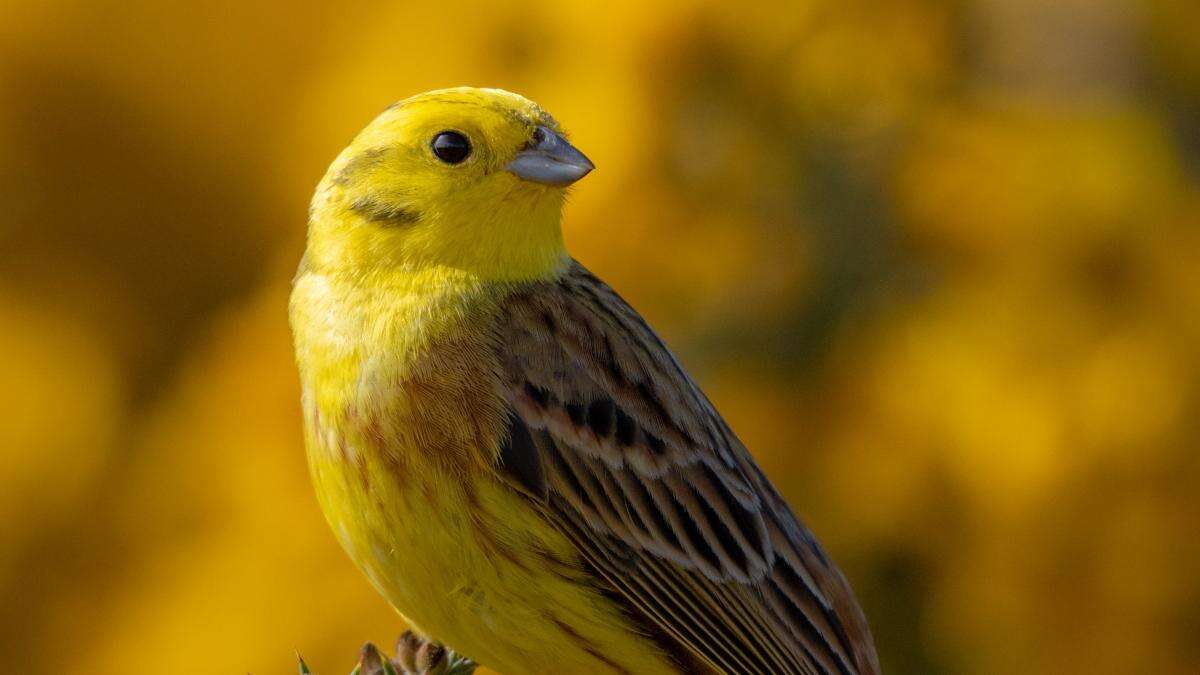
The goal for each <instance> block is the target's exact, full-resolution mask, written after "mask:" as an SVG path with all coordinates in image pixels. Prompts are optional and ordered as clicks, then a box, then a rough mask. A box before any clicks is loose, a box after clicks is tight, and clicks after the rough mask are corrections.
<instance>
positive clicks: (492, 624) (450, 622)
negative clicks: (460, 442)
mask: <svg viewBox="0 0 1200 675" xmlns="http://www.w3.org/2000/svg"><path fill="white" fill-rule="evenodd" d="M315 431H317V432H319V431H320V430H315ZM309 439H310V446H309V462H310V467H311V470H312V476H313V482H314V484H315V487H316V491H317V494H318V497H319V500H320V502H321V506H322V509H323V510H324V512H325V516H326V518H327V519H328V521H329V524H330V526H331V527H332V528H333V530H334V532H335V533H336V535H337V538H338V539H339V541H340V542H341V544H342V546H343V547H344V548H345V549H346V551H347V552H348V553H349V555H350V557H351V558H352V559H353V560H354V562H355V563H356V564H358V566H359V567H360V568H362V570H363V571H364V572H365V573H366V575H367V576H368V577H369V578H370V580H371V582H372V584H374V586H375V587H376V588H377V589H378V590H379V592H380V593H381V594H382V595H383V596H384V597H385V598H387V600H388V601H389V602H390V603H391V604H392V605H393V606H394V607H395V608H396V609H397V610H398V611H399V612H400V613H401V614H402V615H403V616H404V617H405V619H406V620H407V621H409V622H410V623H411V624H412V625H413V626H414V627H415V628H416V629H417V630H418V631H420V632H422V633H424V634H426V635H430V636H432V637H434V638H436V639H438V640H441V641H443V642H444V643H446V644H447V645H449V646H450V647H452V648H454V649H455V650H457V651H459V652H460V653H463V654H465V655H467V656H470V657H472V658H474V659H476V660H478V661H479V662H481V663H484V664H486V665H488V666H490V667H492V668H494V669H496V670H499V671H501V672H503V673H506V674H508V675H517V674H518V673H541V672H558V673H576V672H578V673H605V672H617V673H620V672H638V673H672V672H675V671H674V670H672V669H670V668H668V667H667V666H666V664H665V663H663V662H662V661H660V660H659V659H658V657H657V656H656V655H655V654H654V651H655V650H654V649H653V648H652V647H648V646H647V645H646V644H642V643H641V640H640V639H639V638H637V637H635V636H634V635H632V634H631V633H630V632H629V631H628V628H627V627H626V626H625V625H624V622H623V620H622V617H621V616H620V614H619V612H618V611H617V610H616V609H615V608H613V607H610V606H608V604H607V602H606V601H605V600H604V599H603V598H602V597H601V596H600V595H599V593H598V592H597V591H596V590H595V589H594V588H593V587H592V586H591V585H589V583H588V579H587V577H586V575H585V574H584V573H583V572H582V571H581V570H580V567H579V565H580V563H579V561H578V559H577V557H576V556H577V553H576V551H575V549H574V548H573V546H571V545H570V543H569V542H568V541H567V540H566V539H565V538H563V537H562V536H561V535H560V534H559V533H558V532H557V531H555V530H554V529H552V528H551V527H549V525H548V524H546V523H545V521H543V520H542V519H541V517H540V516H539V515H538V514H537V513H536V512H535V511H534V509H533V508H532V507H531V506H530V505H529V504H528V503H527V502H526V501H525V500H524V499H522V498H521V497H520V496H519V495H517V494H516V493H515V492H512V491H511V490H510V489H509V488H507V487H505V486H503V485H501V484H499V483H497V482H495V481H494V480H493V479H491V478H490V477H487V476H476V477H474V478H471V477H465V476H463V475H453V476H452V475H443V474H442V471H443V469H441V468H439V467H438V466H437V465H436V463H432V462H431V463H429V464H422V463H421V462H420V461H416V460H411V459H410V460H409V461H406V462H404V463H402V464H397V463H396V462H394V461H389V460H386V459H384V458H385V457H388V456H390V455H389V454H388V453H384V452H383V449H382V448H373V447H370V446H369V445H362V444H360V445H358V446H354V447H353V448H352V449H351V446H350V445H348V444H347V443H345V442H343V441H341V440H339V439H336V438H334V437H333V436H332V435H331V434H328V433H310V435H309ZM343 446H345V447H343ZM389 450H394V449H391V448H389ZM412 450H414V452H413V453H411V455H410V456H411V457H419V456H420V455H421V453H420V451H421V450H428V449H427V448H426V449H420V448H413V449H412Z"/></svg>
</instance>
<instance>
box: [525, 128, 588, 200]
mask: <svg viewBox="0 0 1200 675" xmlns="http://www.w3.org/2000/svg"><path fill="white" fill-rule="evenodd" d="M504 168H505V170H507V171H508V172H510V173H512V174H513V175H515V176H517V177H518V178H523V179H525V180H527V181H532V182H534V183H541V184H543V185H555V186H557V187H565V186H567V185H570V184H571V183H574V182H575V181H577V180H579V179H580V178H583V177H584V176H586V175H587V174H588V172H589V171H591V170H592V169H594V168H596V165H595V164H592V160H590V159H588V158H587V157H585V156H584V154H583V153H582V152H580V151H578V150H576V149H575V146H573V145H571V144H570V143H568V142H567V139H565V138H563V137H562V136H560V135H558V134H556V133H554V132H553V131H551V130H549V129H547V128H546V127H538V128H537V129H536V130H534V132H533V139H532V140H530V142H529V146H528V147H526V148H525V149H524V150H522V151H521V152H518V153H517V156H516V157H514V158H513V161H511V162H509V163H508V166H506V167H504Z"/></svg>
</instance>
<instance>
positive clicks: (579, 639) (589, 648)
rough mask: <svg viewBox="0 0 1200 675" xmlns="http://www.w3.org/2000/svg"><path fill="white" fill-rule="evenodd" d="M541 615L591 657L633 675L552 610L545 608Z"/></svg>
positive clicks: (619, 671)
mask: <svg viewBox="0 0 1200 675" xmlns="http://www.w3.org/2000/svg"><path fill="white" fill-rule="evenodd" d="M542 615H543V616H545V617H546V618H547V619H548V620H549V621H550V622H551V623H553V624H554V625H555V626H557V627H558V629H559V630H560V631H562V632H563V634H564V635H566V636H567V637H568V638H570V639H571V640H572V641H573V642H574V643H575V644H576V645H577V646H578V647H579V648H580V649H582V650H583V651H585V652H587V653H588V654H589V655H591V656H592V658H594V659H596V660H597V661H599V662H601V663H603V664H604V665H606V666H608V667H609V668H611V669H612V670H613V671H614V672H617V673H621V675H633V672H632V671H630V670H629V669H628V668H626V667H624V666H622V665H621V664H619V663H617V662H616V661H613V660H612V659H610V658H608V657H607V656H605V655H604V654H602V653H601V652H600V649H599V648H598V647H596V645H595V644H594V643H593V642H592V641H591V640H589V639H587V638H585V637H584V636H582V635H580V634H579V632H578V631H576V630H575V629H574V628H571V626H569V625H568V624H567V623H566V622H564V621H563V620H562V619H559V618H558V617H557V616H555V615H554V612H551V611H549V610H547V611H545V612H542Z"/></svg>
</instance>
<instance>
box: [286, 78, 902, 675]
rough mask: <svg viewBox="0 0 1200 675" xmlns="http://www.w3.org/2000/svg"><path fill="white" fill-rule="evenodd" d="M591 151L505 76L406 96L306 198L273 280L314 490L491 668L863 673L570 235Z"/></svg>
mask: <svg viewBox="0 0 1200 675" xmlns="http://www.w3.org/2000/svg"><path fill="white" fill-rule="evenodd" d="M593 169H594V165H593V164H592V162H591V161H590V160H589V159H588V158H587V157H586V156H585V155H584V154H583V153H582V152H581V151H580V150H579V149H577V148H576V147H575V146H574V145H572V144H571V142H570V141H569V140H568V138H567V135H566V133H565V132H564V131H563V129H562V128H561V127H560V125H559V124H558V122H557V121H555V119H554V118H553V117H551V116H550V115H549V114H548V113H547V112H545V111H544V110H543V109H542V108H541V107H539V106H538V105H537V104H535V103H533V102H532V101H530V100H528V99H526V98H524V97H522V96H520V95H518V94H514V93H510V92H508V91H504V90H501V89H489V88H472V87H458V88H451V89H441V90H435V91H430V92H426V93H423V94H419V95H416V96H413V97H410V98H407V99H404V100H402V101H400V102H398V103H396V104H393V105H392V106H390V107H388V108H387V109H386V110H384V111H383V112H382V113H381V114H379V116H378V117H377V118H375V119H374V121H372V122H371V123H370V124H369V125H368V126H366V127H365V128H364V129H363V130H362V131H361V132H360V133H359V134H358V135H357V136H356V137H355V138H354V140H353V141H352V142H351V143H350V145H349V146H348V147H346V148H345V150H344V151H342V152H341V154H340V155H338V157H337V158H336V159H335V160H334V162H333V163H332V164H331V165H330V167H329V169H328V171H327V172H326V174H325V175H324V177H323V178H322V179H321V181H320V183H319V185H318V187H317V189H316V192H315V194H314V196H313V199H312V202H311V207H310V211H309V219H308V230H307V243H306V245H305V250H304V254H303V257H302V259H301V262H300V266H299V269H298V270H297V273H296V276H295V277H294V279H293V282H292V294H291V298H290V302H289V314H290V322H291V326H292V331H293V343H294V348H295V355H296V362H297V366H298V370H299V375H300V383H301V394H300V398H301V407H302V411H303V426H304V441H305V446H306V454H307V459H308V465H309V470H310V474H311V478H312V482H313V485H314V488H315V491H316V494H317V497H318V502H319V503H320V506H321V510H322V511H323V513H324V516H325V518H326V520H327V521H328V523H329V525H330V527H331V528H332V530H333V532H334V534H335V536H336V538H337V539H338V541H339V542H340V543H341V545H342V547H343V548H344V549H345V550H346V552H347V553H348V554H349V556H350V558H351V559H352V560H353V561H354V562H355V563H356V564H357V565H358V566H359V567H360V568H361V569H362V570H363V572H365V574H366V576H367V577H368V579H369V580H370V582H371V584H372V585H373V586H374V587H375V588H376V589H377V590H378V592H379V593H381V594H382V595H383V597H384V598H385V599H386V600H387V601H388V602H389V603H390V604H391V605H392V606H393V607H395V609H396V610H397V611H398V612H399V613H400V614H401V616H402V617H403V618H404V619H405V620H406V621H407V622H408V623H409V624H410V625H411V626H412V627H413V628H414V629H415V630H417V631H418V632H420V633H421V634H422V635H425V636H429V637H430V638H431V639H436V640H438V641H440V642H441V643H443V644H445V645H447V646H448V647H449V648H451V649H453V650H454V651H455V652H457V653H460V654H465V655H466V656H469V657H471V658H472V659H474V660H475V661H476V662H478V663H480V664H482V665H485V666H487V667H489V668H492V669H494V670H496V671H499V672H501V673H505V674H507V675H517V674H519V673H618V674H623V673H639V674H641V673H646V674H649V675H666V674H669V673H771V674H780V673H805V674H816V673H820V674H825V673H829V674H837V675H874V674H876V673H878V672H879V664H878V658H877V656H876V651H875V647H874V643H873V641H872V637H871V633H870V630H869V628H868V625H867V621H866V619H865V617H864V615H863V612H862V610H861V608H860V606H859V604H858V603H857V601H856V599H855V597H854V594H853V592H852V590H851V588H850V585H849V584H848V582H847V581H846V578H845V577H844V575H843V574H842V573H841V571H839V569H838V567H837V566H836V564H835V563H834V562H833V561H832V560H831V559H830V557H829V556H828V554H827V553H826V552H825V551H824V550H823V549H822V547H821V545H820V544H819V543H818V542H817V540H816V539H815V538H814V536H813V535H812V534H811V532H810V531H809V530H808V529H807V528H806V527H805V526H804V525H803V524H802V523H801V521H800V520H799V519H798V518H797V517H796V516H795V515H794V514H793V512H792V510H791V509H790V508H789V506H788V504H787V503H786V502H785V501H784V499H783V498H782V497H781V496H780V494H779V492H778V491H777V490H776V489H775V488H774V487H773V486H772V484H771V482H770V481H769V480H768V479H767V477H766V476H765V475H764V473H763V471H762V470H761V469H760V468H759V466H758V465H757V464H756V463H755V461H754V459H753V458H752V457H751V455H750V452H749V451H748V450H747V448H746V447H745V446H744V445H743V444H742V442H741V441H739V440H738V437H737V436H736V435H735V434H734V432H733V431H732V430H731V429H730V427H729V425H728V424H727V423H726V422H725V420H724V419H723V418H722V417H721V415H720V414H719V413H718V412H717V410H716V409H715V408H714V406H713V404H712V403H711V402H710V400H709V399H708V398H707V397H706V396H705V395H704V393H702V392H701V390H700V388H699V386H697V384H696V382H695V381H694V380H693V379H692V377H691V376H690V375H689V374H688V373H687V372H686V371H685V370H684V368H683V366H682V365H681V364H680V362H679V360H678V359H677V358H676V357H675V356H674V355H673V354H672V352H671V351H670V350H669V349H668V348H667V346H666V345H665V344H664V343H663V341H662V340H661V339H660V338H659V337H658V335H657V334H656V333H655V332H654V330H652V329H651V327H650V326H649V325H648V323H647V322H646V320H645V319H643V317H642V316H641V315H640V314H639V313H638V312H636V311H635V310H634V309H633V308H632V307H631V306H630V305H629V304H628V303H627V302H626V301H625V300H623V299H622V298H621V296H619V295H618V294H617V293H616V292H615V291H614V290H613V289H612V288H611V287H610V286H608V285H607V284H606V283H604V282H603V281H601V280H600V279H599V278H597V277H596V276H595V275H593V274H592V273H591V272H590V271H589V270H588V269H587V268H586V267H585V266H584V265H583V264H582V263H580V262H578V261H577V260H575V259H574V258H573V257H572V256H571V255H570V254H569V253H568V252H567V250H566V247H565V244H564V239H563V233H562V214H563V207H564V200H565V198H566V195H567V192H568V190H569V189H571V187H572V186H573V185H574V184H575V183H576V181H578V180H580V179H581V178H583V177H584V176H585V175H587V174H588V173H589V172H591V171H592V170H593Z"/></svg>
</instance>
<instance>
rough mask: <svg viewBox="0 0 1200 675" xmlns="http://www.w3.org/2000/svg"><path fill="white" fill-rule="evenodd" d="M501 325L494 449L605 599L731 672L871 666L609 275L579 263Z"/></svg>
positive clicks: (819, 565)
mask: <svg viewBox="0 0 1200 675" xmlns="http://www.w3.org/2000/svg"><path fill="white" fill-rule="evenodd" d="M500 338H501V340H500V343H499V344H500V350H501V354H500V357H501V362H502V363H503V366H504V371H505V372H504V380H503V388H504V391H503V395H504V396H505V398H506V399H507V400H508V401H509V403H510V405H511V406H512V410H513V417H512V424H511V426H510V438H509V441H508V443H507V444H506V445H505V446H504V449H503V452H502V456H501V462H502V464H503V466H504V468H505V469H506V473H507V475H509V476H510V477H512V478H513V479H515V480H516V482H518V483H519V484H520V485H521V488H522V490H524V491H525V492H526V493H527V494H528V495H530V497H531V498H533V499H535V500H537V501H538V502H539V503H540V504H541V505H542V506H543V508H544V509H545V511H546V513H547V515H548V516H549V517H550V518H551V519H552V520H553V521H554V522H555V523H556V525H557V526H558V527H559V528H560V529H561V530H562V531H563V532H564V533H565V534H566V535H567V536H568V537H570V538H571V539H572V541H573V542H574V543H575V544H576V545H577V546H578V547H579V549H580V550H581V551H582V553H583V555H584V558H585V559H586V560H587V561H588V562H589V563H590V565H591V566H592V567H593V568H594V570H595V572H596V573H597V574H598V575H599V576H600V577H602V578H603V580H604V581H605V582H607V583H608V584H609V585H610V586H611V588H612V589H615V590H616V591H617V593H616V595H617V597H619V598H620V599H621V600H622V601H623V602H627V603H629V606H630V607H632V608H634V609H636V611H637V613H638V615H639V616H643V617H649V618H650V619H651V620H652V621H653V622H654V623H656V624H657V625H658V627H659V628H661V629H662V630H663V631H664V632H666V633H667V634H668V635H669V636H671V638H673V639H674V640H675V641H678V642H679V643H680V644H682V645H684V646H685V647H686V648H687V649H689V650H691V652H692V653H693V654H695V655H699V656H700V657H701V658H703V659H704V660H705V661H706V662H708V663H709V664H710V665H712V666H714V667H715V668H718V669H720V670H723V671H726V672H729V673H840V674H856V675H857V674H864V675H865V674H871V673H877V672H878V669H879V667H878V665H877V662H876V657H875V651H874V647H873V645H872V642H871V636H870V633H869V631H868V629H867V625H866V621H865V619H864V618H863V615H862V612H861V610H860V609H859V608H858V605H857V604H856V603H855V600H854V597H853V594H852V593H851V591H850V588H849V586H848V585H847V583H846V581H845V579H844V578H843V577H842V574H841V572H840V571H838V569H837V568H836V567H835V566H834V565H833V563H832V562H831V561H830V560H829V559H828V558H827V557H826V556H825V554H824V552H823V551H822V550H821V547H820V546H819V545H818V544H817V542H816V541H815V540H814V539H813V537H812V535H811V534H810V533H809V532H808V531H807V530H806V529H805V528H804V527H803V526H802V525H801V524H800V522H799V521H798V520H797V519H796V517H795V516H794V515H793V514H792V512H791V511H790V510H789V508H788V506H787V504H786V503H785V502H784V501H783V499H781V498H780V497H779V495H778V493H777V492H776V491H775V489H774V488H773V487H772V486H771V484H770V483H769V482H768V481H767V480H766V478H765V477H764V476H763V474H762V472H761V471H760V470H759V468H758V466H757V465H756V464H755V463H754V460H753V459H751V457H750V455H749V453H748V452H747V451H746V449H745V447H743V446H742V444H741V443H740V442H739V441H738V440H737V438H736V437H735V436H734V434H733V432H732V431H730V430H729V427H728V426H727V425H726V424H725V422H724V420H722V419H721V417H720V415H718V414H717V412H716V411H715V410H714V409H713V407H712V404H711V403H709V401H708V399H707V398H705V396H704V394H703V393H701V392H700V390H699V388H698V387H697V386H696V384H695V383H694V382H692V380H691V378H689V377H688V375H687V373H685V372H684V371H683V369H682V368H681V367H680V366H679V363H678V362H677V361H676V360H675V357H674V356H673V355H672V354H671V352H670V351H669V350H668V349H667V348H666V346H665V345H663V343H662V341H661V340H659V338H658V337H657V336H656V335H655V334H654V332H653V331H652V330H651V329H650V328H649V326H647V325H646V323H645V321H644V320H642V318H641V317H640V316H639V315H638V314H637V313H636V312H635V311H634V310H633V309H632V308H630V307H629V305H627V304H626V303H625V302H624V301H623V300H622V299H621V298H620V297H619V296H617V294H616V293H615V292H613V291H612V289H610V288H609V287H608V286H606V285H605V284H604V283H603V282H601V281H599V280H598V279H596V278H595V277H594V276H592V275H591V274H590V273H589V272H588V271H587V270H586V269H584V268H583V267H582V266H581V265H579V264H578V263H575V264H573V265H572V267H571V269H570V270H569V271H568V273H567V274H566V275H565V276H564V277H563V278H562V279H560V280H558V281H556V282H546V283H541V284H535V285H533V286H530V287H528V288H525V289H522V290H520V291H518V292H516V293H515V294H514V295H513V297H511V298H510V300H509V301H508V302H507V303H506V305H505V315H504V316H503V318H502V320H501V335H500Z"/></svg>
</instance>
